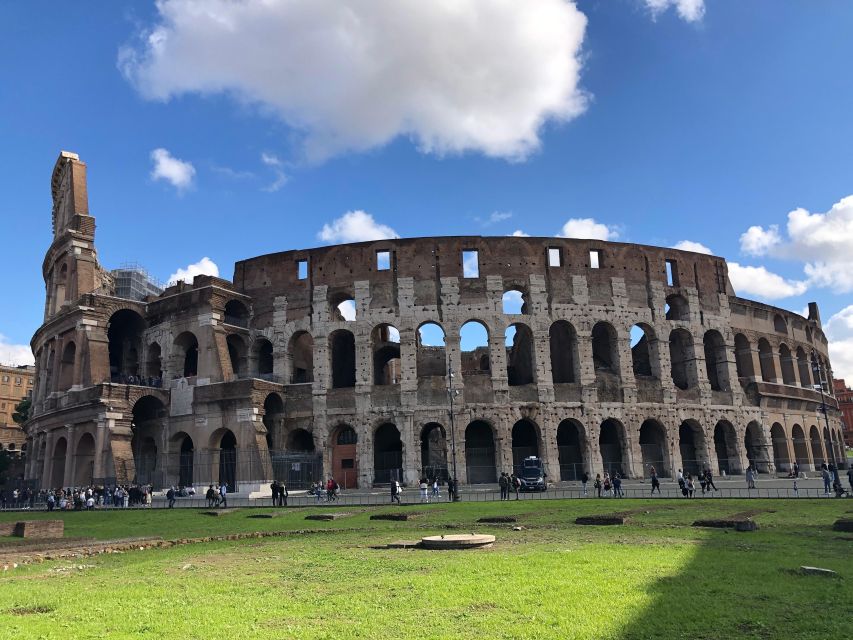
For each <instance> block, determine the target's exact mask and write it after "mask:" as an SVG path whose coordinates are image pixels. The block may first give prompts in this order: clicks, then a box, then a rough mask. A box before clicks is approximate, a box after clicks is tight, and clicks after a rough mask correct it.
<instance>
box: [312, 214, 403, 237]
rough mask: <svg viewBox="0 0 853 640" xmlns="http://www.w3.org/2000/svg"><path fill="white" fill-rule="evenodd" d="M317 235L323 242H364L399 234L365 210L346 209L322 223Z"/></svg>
mask: <svg viewBox="0 0 853 640" xmlns="http://www.w3.org/2000/svg"><path fill="white" fill-rule="evenodd" d="M317 237H318V238H319V239H320V240H322V241H323V242H364V241H367V240H382V239H385V238H399V237H400V236H399V235H397V232H396V231H394V230H393V229H392V228H391V227H389V226H388V225H384V224H380V223H378V222H376V220H374V219H373V216H372V215H370V214H369V213H367V212H366V211H347V212H346V213H345V214H344V215H342V216H341V217H340V218H337V219H336V220H333V221H332V222H331V223H330V224H324V225H323V228H322V229H321V230H320V232H319V233H318V234H317Z"/></svg>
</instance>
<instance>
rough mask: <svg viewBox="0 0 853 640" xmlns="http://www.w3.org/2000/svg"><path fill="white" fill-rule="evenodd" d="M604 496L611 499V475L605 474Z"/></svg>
mask: <svg viewBox="0 0 853 640" xmlns="http://www.w3.org/2000/svg"><path fill="white" fill-rule="evenodd" d="M604 495H605V496H607V497H608V498H609V497H610V474H609V473H607V472H606V471H605V472H604Z"/></svg>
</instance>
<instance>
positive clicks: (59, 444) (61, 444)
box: [50, 437, 68, 488]
mask: <svg viewBox="0 0 853 640" xmlns="http://www.w3.org/2000/svg"><path fill="white" fill-rule="evenodd" d="M67 455H68V440H66V439H65V438H64V437H61V438H59V439H58V440H57V441H56V444H54V445H53V456H52V458H51V473H50V478H51V484H53V487H54V488H59V487H64V486H65V457H66V456H67Z"/></svg>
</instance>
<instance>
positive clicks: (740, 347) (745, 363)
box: [735, 333, 755, 378]
mask: <svg viewBox="0 0 853 640" xmlns="http://www.w3.org/2000/svg"><path fill="white" fill-rule="evenodd" d="M735 364H736V365H737V375H738V377H739V378H752V377H754V376H755V369H754V367H753V366H752V346H751V345H750V344H749V339H748V338H747V337H746V336H745V335H743V334H742V333H738V334H737V335H735Z"/></svg>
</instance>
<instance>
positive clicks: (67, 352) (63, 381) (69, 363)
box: [59, 342, 77, 391]
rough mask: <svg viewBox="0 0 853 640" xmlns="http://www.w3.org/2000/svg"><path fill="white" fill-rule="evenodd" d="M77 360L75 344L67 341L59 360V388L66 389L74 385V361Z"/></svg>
mask: <svg viewBox="0 0 853 640" xmlns="http://www.w3.org/2000/svg"><path fill="white" fill-rule="evenodd" d="M76 360H77V345H76V344H74V342H68V343H67V344H66V345H65V348H64V349H63V350H62V359H61V360H60V361H59V390H60V391H68V390H69V389H70V388H71V387H72V386H73V385H74V362H75V361H76Z"/></svg>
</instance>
